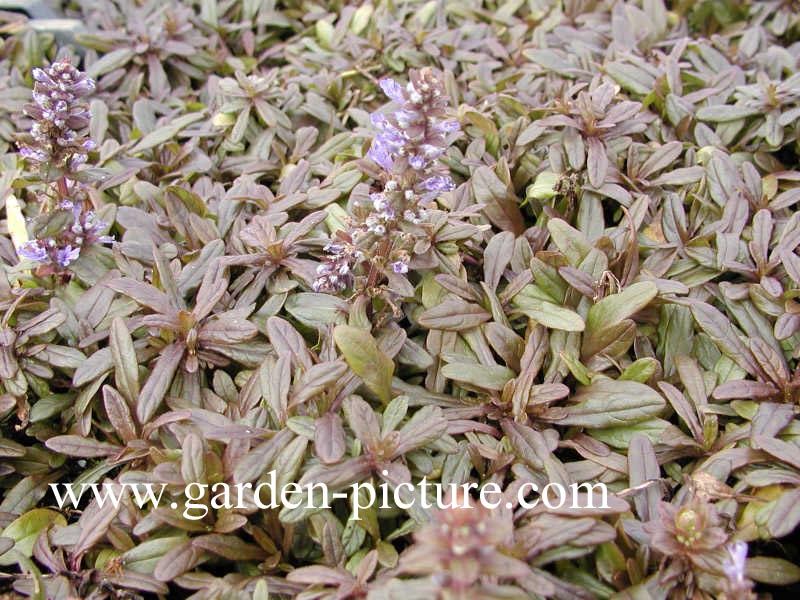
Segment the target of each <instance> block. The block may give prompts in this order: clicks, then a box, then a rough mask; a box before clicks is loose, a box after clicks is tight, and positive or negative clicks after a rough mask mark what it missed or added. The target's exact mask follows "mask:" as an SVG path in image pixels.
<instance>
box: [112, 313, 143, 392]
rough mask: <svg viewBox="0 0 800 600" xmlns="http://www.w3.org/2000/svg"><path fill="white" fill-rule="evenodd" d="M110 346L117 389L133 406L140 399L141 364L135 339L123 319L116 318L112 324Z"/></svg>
mask: <svg viewBox="0 0 800 600" xmlns="http://www.w3.org/2000/svg"><path fill="white" fill-rule="evenodd" d="M109 346H110V347H111V357H112V359H113V360H114V378H115V380H116V382H117V389H119V391H120V393H122V395H123V396H124V397H125V400H127V401H128V403H129V404H133V403H135V402H136V399H137V398H138V397H139V362H138V361H137V359H136V351H135V350H134V347H133V339H132V338H131V334H130V333H128V328H127V327H126V326H125V321H123V320H122V318H121V317H115V318H114V320H113V321H112V323H111V332H110V335H109Z"/></svg>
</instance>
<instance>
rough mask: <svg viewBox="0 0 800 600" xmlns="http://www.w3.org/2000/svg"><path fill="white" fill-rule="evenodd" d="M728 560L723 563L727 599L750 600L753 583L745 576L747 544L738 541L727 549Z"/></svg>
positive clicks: (724, 587) (724, 588)
mask: <svg viewBox="0 0 800 600" xmlns="http://www.w3.org/2000/svg"><path fill="white" fill-rule="evenodd" d="M726 550H727V552H728V558H727V559H726V560H725V562H724V563H722V570H723V571H724V572H725V576H726V578H727V579H726V581H725V584H724V586H723V590H724V593H725V596H724V597H725V598H726V599H728V600H750V598H753V597H754V596H753V593H752V591H751V589H752V587H753V582H752V581H750V580H749V579H747V577H746V576H745V568H746V565H747V543H746V542H742V541H738V542H733V543H732V544H728V546H727V547H726Z"/></svg>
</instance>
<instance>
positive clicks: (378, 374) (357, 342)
mask: <svg viewBox="0 0 800 600" xmlns="http://www.w3.org/2000/svg"><path fill="white" fill-rule="evenodd" d="M333 339H334V340H335V342H336V345H337V346H338V347H339V350H340V351H341V353H342V356H344V359H345V361H347V364H348V365H349V367H350V368H351V369H352V370H353V372H354V373H355V374H356V375H358V376H359V377H360V378H361V380H362V381H363V382H364V385H366V386H367V388H369V390H370V391H371V392H372V393H374V394H375V395H376V396H377V397H378V398H379V399H380V400H381V401H382V402H384V403H388V402H389V400H391V394H392V375H393V374H394V361H392V359H390V358H389V357H388V356H386V355H385V354H384V353H383V352H381V350H380V348H378V344H377V343H376V342H375V338H373V337H372V335H371V334H370V333H369V332H368V331H366V330H364V329H359V328H357V327H351V326H349V325H339V326H338V327H336V328H335V329H334V330H333Z"/></svg>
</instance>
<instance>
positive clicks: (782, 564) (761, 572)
mask: <svg viewBox="0 0 800 600" xmlns="http://www.w3.org/2000/svg"><path fill="white" fill-rule="evenodd" d="M745 573H746V575H747V577H749V578H750V579H752V580H754V581H758V582H759V583H767V584H769V585H791V584H793V583H797V582H798V581H800V566H797V565H795V564H793V563H790V562H789V561H788V560H783V559H782V558H771V557H769V556H754V557H753V558H748V559H747V567H746V568H745Z"/></svg>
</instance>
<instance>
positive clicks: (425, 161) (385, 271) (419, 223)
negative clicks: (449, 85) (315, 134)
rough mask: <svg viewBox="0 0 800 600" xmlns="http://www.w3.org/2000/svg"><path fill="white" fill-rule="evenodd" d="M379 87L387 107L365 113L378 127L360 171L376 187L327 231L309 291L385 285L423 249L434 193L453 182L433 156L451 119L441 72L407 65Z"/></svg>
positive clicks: (444, 143) (452, 125) (443, 146)
mask: <svg viewBox="0 0 800 600" xmlns="http://www.w3.org/2000/svg"><path fill="white" fill-rule="evenodd" d="M380 86H381V89H382V90H383V91H384V93H385V94H386V95H387V96H388V97H389V98H390V99H391V100H392V102H393V106H392V107H391V110H382V111H376V112H374V113H372V116H371V121H372V124H373V126H374V127H375V128H376V129H377V130H378V131H377V134H376V135H375V138H374V139H373V141H372V144H371V146H370V149H369V152H368V153H367V158H368V159H369V161H371V162H372V164H371V165H367V166H366V169H365V170H367V171H368V173H372V174H373V175H374V177H375V185H376V186H377V189H374V190H373V191H371V192H370V194H369V200H368V201H366V200H364V199H355V200H354V201H353V203H352V209H353V214H352V215H350V216H348V217H347V219H346V221H347V225H348V227H347V230H346V231H337V232H335V234H334V236H333V239H332V240H331V242H330V243H329V244H328V245H326V246H325V251H326V253H327V256H326V257H325V259H324V261H323V263H322V264H321V265H320V266H319V268H318V269H317V279H316V280H315V281H314V284H313V288H314V290H315V291H324V292H343V291H345V290H348V289H351V290H353V291H355V292H357V293H364V292H366V293H375V292H376V291H377V290H378V288H379V287H380V286H381V285H382V284H383V283H384V282H386V281H387V280H388V281H389V288H390V289H391V288H392V287H393V286H392V282H393V281H395V280H396V279H397V278H398V277H403V276H406V275H407V274H408V272H409V266H411V268H414V267H415V266H417V265H416V264H415V262H414V259H415V257H416V255H418V254H422V253H423V251H424V250H425V249H426V246H425V244H424V243H422V242H423V241H424V240H425V239H427V238H429V235H430V229H431V227H433V225H432V223H433V222H434V221H435V220H437V218H438V217H439V216H440V215H441V211H439V210H436V209H437V206H436V204H435V200H436V198H438V197H439V196H440V195H441V194H443V193H445V192H449V191H451V190H452V189H453V188H454V187H455V186H454V184H453V180H452V178H451V176H450V172H449V169H448V168H447V166H446V165H445V164H444V163H443V162H442V161H441V158H442V157H443V156H444V154H445V153H446V152H447V148H448V146H449V144H450V135H449V134H451V133H453V132H455V131H458V129H459V124H458V121H456V120H455V119H453V118H451V117H449V116H448V114H447V108H448V106H447V105H448V100H447V95H446V93H445V91H444V86H443V83H442V81H441V76H437V74H436V73H435V72H434V71H433V69H430V68H423V69H420V70H412V71H410V72H409V81H408V83H407V84H406V85H404V86H403V85H401V84H399V83H398V82H397V81H395V80H394V79H390V78H386V79H382V80H381V81H380ZM432 213H435V214H432ZM442 216H444V215H442ZM394 287H395V288H397V286H394Z"/></svg>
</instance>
